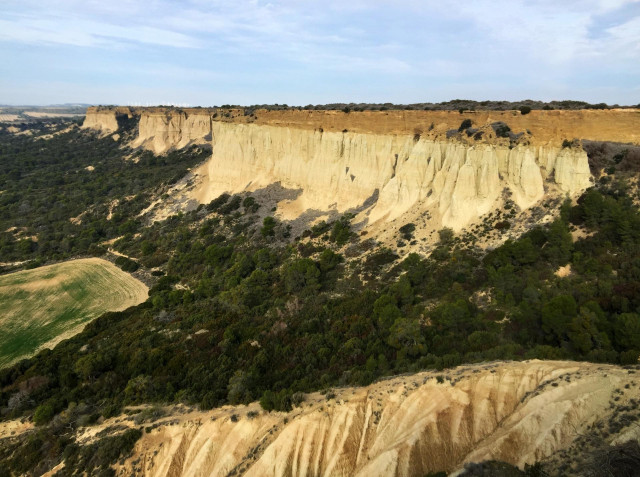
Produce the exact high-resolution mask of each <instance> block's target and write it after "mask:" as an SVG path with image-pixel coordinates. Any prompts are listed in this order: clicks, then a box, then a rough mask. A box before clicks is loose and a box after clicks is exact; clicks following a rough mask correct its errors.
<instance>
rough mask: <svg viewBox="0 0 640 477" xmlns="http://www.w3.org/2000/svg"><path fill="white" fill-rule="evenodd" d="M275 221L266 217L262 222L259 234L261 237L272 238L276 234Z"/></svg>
mask: <svg viewBox="0 0 640 477" xmlns="http://www.w3.org/2000/svg"><path fill="white" fill-rule="evenodd" d="M275 228H276V219H274V218H273V217H270V216H267V217H265V218H264V220H263V221H262V228H261V229H260V233H261V234H262V236H263V237H265V238H266V237H273V236H274V235H275V234H276V231H275Z"/></svg>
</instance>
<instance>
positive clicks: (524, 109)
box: [519, 106, 531, 116]
mask: <svg viewBox="0 0 640 477" xmlns="http://www.w3.org/2000/svg"><path fill="white" fill-rule="evenodd" d="M519 110H520V114H522V115H523V116H524V115H525V114H529V113H530V112H531V108H530V107H529V106H520V108H519Z"/></svg>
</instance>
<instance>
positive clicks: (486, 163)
mask: <svg viewBox="0 0 640 477" xmlns="http://www.w3.org/2000/svg"><path fill="white" fill-rule="evenodd" d="M118 114H128V115H133V116H134V117H137V119H138V125H137V130H136V133H135V138H134V139H133V141H132V146H134V147H144V148H147V149H150V150H152V151H154V152H155V153H158V154H159V153H163V152H166V151H168V150H170V149H173V148H183V147H187V146H189V145H191V144H200V145H203V144H206V145H211V147H212V155H211V159H210V160H209V161H208V162H207V163H206V164H204V165H203V166H201V167H200V168H198V169H197V170H196V171H194V172H195V174H196V176H197V184H196V186H195V187H194V188H193V189H192V190H191V191H190V195H189V197H188V198H189V199H196V200H197V201H199V202H201V203H207V202H209V201H211V200H212V199H214V198H215V197H217V196H218V195H220V194H221V193H223V192H231V193H236V192H242V191H255V190H258V189H260V188H264V187H266V186H268V185H270V184H273V183H280V185H281V186H283V187H285V188H288V189H295V190H300V191H301V193H300V195H299V196H298V197H297V199H296V200H295V201H293V202H292V203H290V204H288V214H289V216H284V218H293V217H295V216H297V215H299V214H301V213H303V212H304V211H308V210H317V211H327V210H334V211H338V212H344V211H347V210H350V209H358V208H360V209H358V210H361V206H363V204H365V202H367V199H372V200H370V201H369V202H374V204H373V205H372V206H370V207H369V210H367V213H366V221H367V223H368V224H372V223H375V222H379V221H390V220H394V219H396V218H398V217H400V216H401V215H403V214H404V213H406V212H408V211H411V210H413V211H415V210H417V209H420V210H423V211H424V212H425V214H426V213H428V215H429V216H430V217H434V220H435V221H436V222H437V224H435V225H434V226H448V227H451V228H453V229H454V230H459V229H461V228H463V227H465V226H466V225H468V224H469V223H471V222H472V221H473V220H474V219H477V218H478V217H480V216H482V215H483V214H486V213H488V212H490V211H491V210H494V209H496V208H499V207H501V206H502V204H503V201H504V199H505V196H504V191H505V189H508V190H509V191H510V193H507V195H510V198H511V199H512V200H514V202H515V203H516V204H517V205H518V206H519V207H520V208H521V209H526V208H528V207H531V206H532V205H534V204H536V203H537V202H539V201H540V200H541V199H542V198H543V197H544V196H545V194H548V193H552V194H555V195H564V194H567V195H574V194H577V193H579V192H581V191H582V190H584V189H585V188H587V187H588V186H589V185H590V184H591V182H590V178H591V176H590V172H589V165H588V159H587V156H586V153H585V152H584V151H583V150H582V148H581V147H579V146H574V147H563V141H564V140H571V139H573V138H579V139H590V140H610V141H616V140H618V141H620V140H622V138H624V140H625V141H632V142H640V135H639V133H638V131H640V112H638V111H636V110H619V111H533V112H531V113H530V114H528V115H521V114H519V113H515V112H511V111H480V112H469V113H464V114H462V115H461V114H460V113H458V112H451V111H386V112H382V111H378V112H360V113H355V112H352V113H349V114H345V113H343V112H340V111H297V110H293V111H256V112H253V113H251V114H247V115H245V114H243V112H242V111H241V110H219V109H201V108H191V109H168V108H146V109H129V108H90V109H89V111H88V112H87V118H86V120H85V127H90V128H95V129H99V130H101V131H103V132H108V131H116V130H117V120H116V116H117V115H118ZM465 118H466V119H471V121H472V124H473V127H474V130H476V131H479V132H481V133H482V134H481V135H480V136H481V137H480V136H478V138H476V137H475V136H474V137H472V136H470V135H466V134H462V135H454V136H453V137H452V134H451V131H452V130H456V129H457V128H458V126H459V124H460V122H461V121H462V119H465ZM500 121H501V122H504V123H506V124H508V125H509V126H510V127H511V129H512V131H513V132H514V133H517V134H518V135H517V138H516V139H515V140H514V137H512V138H511V139H506V138H502V137H498V136H497V135H496V133H495V130H494V128H492V127H491V124H495V123H496V122H500Z"/></svg>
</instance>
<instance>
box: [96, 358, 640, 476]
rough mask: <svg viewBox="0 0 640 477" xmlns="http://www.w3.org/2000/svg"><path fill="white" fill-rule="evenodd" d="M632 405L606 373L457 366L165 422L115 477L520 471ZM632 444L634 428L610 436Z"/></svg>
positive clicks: (610, 370)
mask: <svg viewBox="0 0 640 477" xmlns="http://www.w3.org/2000/svg"><path fill="white" fill-rule="evenodd" d="M436 378H438V379H436ZM621 389H624V391H623V392H621V391H620V390H621ZM637 396H638V389H637V383H635V381H634V379H633V375H630V374H628V372H627V370H625V369H622V368H619V367H615V366H609V365H594V364H588V363H570V362H540V361H531V362H522V363H513V362H512V363H493V364H485V365H476V366H465V367H459V368H456V369H453V370H448V371H444V372H443V373H442V375H441V376H440V377H438V375H437V373H420V374H416V375H410V376H401V377H397V378H393V379H390V380H386V381H382V382H379V383H376V384H373V385H371V386H368V387H366V388H344V389H339V390H336V391H335V398H333V397H332V398H330V399H329V398H327V397H325V396H322V395H320V394H318V393H316V394H311V395H309V396H307V400H306V401H305V402H304V404H303V405H302V406H301V407H299V408H296V409H294V410H293V411H291V412H290V413H276V412H272V413H265V412H264V411H261V409H260V408H259V406H258V405H257V404H251V405H249V406H239V407H230V406H227V407H225V408H222V409H218V410H214V411H210V412H192V413H190V414H186V415H172V416H170V417H168V418H166V419H165V420H163V421H161V422H159V423H157V424H156V425H154V429H153V430H151V432H149V433H147V434H145V435H144V436H143V438H142V440H141V441H140V442H138V444H137V445H136V448H135V450H134V455H133V457H131V458H130V459H129V460H128V461H127V462H126V463H125V465H123V466H122V467H121V468H120V469H119V474H120V475H144V476H149V477H164V476H176V477H177V476H192V475H207V476H223V475H231V473H234V474H236V475H246V476H260V477H265V476H311V475H327V476H329V475H331V476H367V477H371V476H414V475H425V474H427V473H429V472H433V471H441V470H446V471H449V472H452V471H455V470H456V469H460V468H461V467H462V465H463V464H464V463H465V462H479V461H482V460H489V459H498V460H503V461H507V462H510V463H512V464H515V465H518V466H523V465H524V464H525V463H533V462H536V461H540V460H544V459H545V458H547V457H549V456H551V455H552V454H554V453H555V452H556V451H558V450H560V449H565V448H567V447H569V446H570V445H571V443H572V442H573V441H574V440H575V439H576V438H577V437H578V436H580V435H581V434H583V433H585V432H587V430H588V429H589V428H590V427H591V426H592V425H593V424H594V423H597V422H603V420H604V421H606V420H607V419H608V418H610V417H611V416H613V415H615V413H616V406H625V405H627V404H628V402H629V400H630V399H633V398H635V397H637ZM614 397H617V399H615V402H616V403H617V404H616V405H615V406H614V405H613V404H612V403H614ZM112 424H113V422H108V423H105V426H106V425H112ZM623 436H624V437H623ZM637 438H638V431H637V426H635V425H634V424H633V423H630V424H629V427H625V428H623V429H621V430H620V432H619V434H618V435H611V436H609V439H610V440H616V441H620V439H626V440H629V439H637Z"/></svg>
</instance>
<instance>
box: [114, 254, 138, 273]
mask: <svg viewBox="0 0 640 477" xmlns="http://www.w3.org/2000/svg"><path fill="white" fill-rule="evenodd" d="M116 265H117V266H118V267H120V268H121V269H122V270H123V271H125V272H129V273H133V272H135V271H136V270H137V269H138V268H140V265H139V264H138V262H136V261H135V260H131V259H130V258H128V257H118V258H116Z"/></svg>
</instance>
